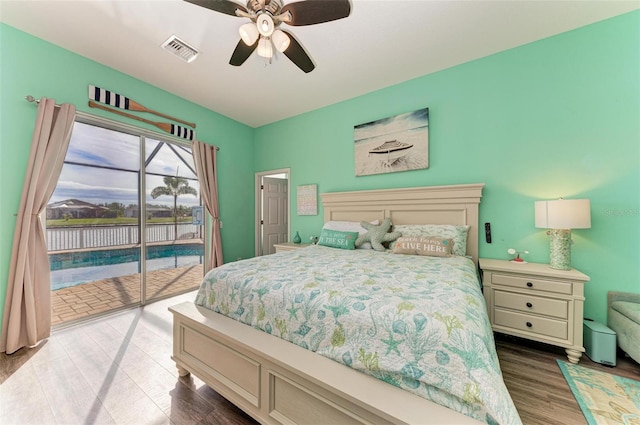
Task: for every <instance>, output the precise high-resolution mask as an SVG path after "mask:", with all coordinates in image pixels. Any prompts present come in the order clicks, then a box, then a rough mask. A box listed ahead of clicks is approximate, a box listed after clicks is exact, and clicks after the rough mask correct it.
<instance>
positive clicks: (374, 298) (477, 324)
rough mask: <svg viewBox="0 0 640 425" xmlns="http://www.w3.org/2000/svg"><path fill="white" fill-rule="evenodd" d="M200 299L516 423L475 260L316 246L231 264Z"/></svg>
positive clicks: (209, 278)
mask: <svg viewBox="0 0 640 425" xmlns="http://www.w3.org/2000/svg"><path fill="white" fill-rule="evenodd" d="M195 302H196V304H198V305H201V306H203V307H206V308H208V309H211V310H213V311H215V312H217V313H221V314H224V315H225V316H229V317H231V318H233V319H236V320H238V321H240V322H243V323H245V324H247V325H250V326H253V327H254V328H257V329H260V330H262V331H264V332H267V333H269V334H272V335H275V336H278V337H280V338H283V339H285V340H287V341H290V342H292V343H294V344H297V345H299V346H301V347H303V348H306V349H309V350H312V351H314V352H316V353H318V354H320V355H322V356H325V357H328V358H330V359H332V360H335V361H337V362H339V363H342V364H344V365H347V366H349V367H351V368H354V369H356V370H359V371H361V372H363V373H367V374H369V375H372V376H374V377H376V378H378V379H381V380H383V381H385V382H388V383H389V384H391V385H395V386H397V387H400V388H403V389H405V390H407V391H410V392H412V393H415V394H417V395H419V396H421V397H424V398H427V399H429V400H432V401H434V402H436V403H438V404H441V405H444V406H447V407H449V408H451V409H453V410H455V411H458V412H460V413H463V414H465V415H467V416H470V417H473V418H476V419H478V420H480V421H484V422H487V423H490V424H494V423H498V424H520V423H521V421H520V418H519V416H518V413H517V411H516V409H515V407H514V405H513V401H512V400H511V397H510V395H509V393H508V391H507V389H506V387H505V385H504V381H503V380H502V374H501V371H500V367H499V364H498V358H497V355H496V351H495V343H494V340H493V333H492V331H491V326H490V323H489V319H488V317H487V313H486V307H485V303H484V298H483V296H482V292H481V290H480V286H479V284H478V278H477V275H476V271H475V266H474V264H473V262H472V261H471V260H469V259H468V258H465V257H449V258H441V257H440V258H439V257H424V256H413V255H398V254H391V253H382V252H376V251H374V250H363V249H358V250H352V251H349V250H342V249H336V248H328V247H323V246H315V245H314V246H310V247H307V248H304V249H298V250H295V251H288V252H282V253H278V254H273V255H268V256H263V257H256V258H252V259H248V260H243V261H237V262H233V263H228V264H225V265H224V266H222V267H219V268H216V269H213V270H212V271H210V272H209V273H208V274H207V275H206V276H205V278H204V280H203V282H202V285H201V287H200V290H199V291H198V294H197V296H196V301H195Z"/></svg>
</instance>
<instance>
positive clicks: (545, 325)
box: [495, 308, 569, 340]
mask: <svg viewBox="0 0 640 425" xmlns="http://www.w3.org/2000/svg"><path fill="white" fill-rule="evenodd" d="M495 324H496V325H498V326H505V327H508V328H512V329H518V330H521V331H526V332H530V333H534V334H539V335H545V336H550V337H554V338H559V339H565V340H566V339H567V338H568V336H569V334H568V329H567V328H568V325H567V322H566V321H562V320H554V319H547V318H544V317H537V316H532V315H527V314H522V313H516V312H513V311H506V310H502V309H499V308H496V309H495Z"/></svg>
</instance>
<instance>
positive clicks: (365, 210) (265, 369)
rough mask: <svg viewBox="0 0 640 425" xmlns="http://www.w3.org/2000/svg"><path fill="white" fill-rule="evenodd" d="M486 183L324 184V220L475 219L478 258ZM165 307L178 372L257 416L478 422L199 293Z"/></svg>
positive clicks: (472, 237) (471, 247) (472, 240)
mask: <svg viewBox="0 0 640 425" xmlns="http://www.w3.org/2000/svg"><path fill="white" fill-rule="evenodd" d="M483 186H484V184H470V185H454V186H432V187H421V188H408V189H388V190H366V191H357V192H336V193H324V194H322V195H321V196H322V204H323V207H324V220H325V222H326V221H329V220H348V221H363V220H367V221H371V220H375V219H378V220H383V219H384V218H386V217H390V218H391V220H392V222H393V223H394V224H427V223H428V224H460V225H469V226H471V228H470V229H469V236H468V241H467V254H468V255H470V256H471V257H472V258H473V260H474V261H475V262H476V264H477V261H478V204H479V203H480V198H481V197H482V188H483ZM169 310H170V311H171V312H172V313H173V315H174V320H173V356H172V359H173V360H174V361H175V362H176V365H177V367H178V372H179V374H180V376H185V375H187V374H189V373H193V374H194V375H195V376H197V377H198V378H200V379H201V380H203V381H204V382H205V383H206V384H207V385H209V386H210V387H211V388H213V389H214V390H215V391H217V392H218V393H220V394H221V395H222V396H224V397H225V398H227V399H228V400H230V401H231V402H232V403H234V404H235V405H237V406H238V407H240V408H241V409H242V410H244V411H245V412H247V413H248V414H249V415H251V416H252V417H253V418H255V419H256V420H257V421H258V422H260V423H263V424H319V425H320V424H322V425H326V424H347V423H357V424H386V423H396V424H426V423H431V424H442V425H444V424H473V423H478V422H477V421H475V420H474V419H472V418H469V417H467V416H464V415H462V414H460V413H457V412H455V411H453V410H450V409H448V408H446V407H443V406H440V405H438V404H435V403H433V402H431V401H429V400H426V399H423V398H421V397H418V396H416V395H414V394H411V393H409V392H406V391H403V390H401V389H399V388H397V387H394V386H392V385H389V384H387V383H384V382H382V381H379V380H377V379H375V378H373V377H371V376H369V375H365V374H363V373H361V372H357V371H355V370H352V369H350V368H348V367H346V366H344V365H342V364H339V363H337V362H334V361H332V360H329V359H327V358H325V357H322V356H320V355H317V354H315V353H313V352H310V351H307V350H305V349H303V348H301V347H298V346H297V345H295V344H292V343H290V342H288V341H285V340H282V339H280V338H277V337H274V336H271V335H268V334H266V333H264V332H260V331H258V330H255V329H253V328H251V327H249V326H246V325H244V324H242V323H240V322H237V321H235V320H233V319H229V318H227V317H225V316H222V315H220V314H217V313H214V312H213V311H210V310H207V309H204V308H202V307H199V306H196V305H195V304H194V303H193V302H184V303H182V304H178V305H175V306H172V307H170V308H169Z"/></svg>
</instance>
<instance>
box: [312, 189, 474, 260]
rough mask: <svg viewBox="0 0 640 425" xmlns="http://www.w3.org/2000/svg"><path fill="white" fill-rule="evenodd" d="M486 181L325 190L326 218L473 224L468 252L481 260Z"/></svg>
mask: <svg viewBox="0 0 640 425" xmlns="http://www.w3.org/2000/svg"><path fill="white" fill-rule="evenodd" d="M483 187H484V183H477V184H461V185H451V186H427V187H412V188H404V189H382V190H361V191H355V192H332V193H322V194H321V195H320V196H321V197H322V205H323V207H324V221H325V222H327V221H330V220H340V221H372V220H376V219H377V220H380V221H382V220H384V219H385V218H387V217H389V218H390V219H391V222H392V223H393V224H457V225H468V226H471V227H470V229H469V236H468V237H467V255H469V256H471V257H472V258H473V261H474V262H475V263H476V264H477V263H478V231H479V225H478V219H479V214H478V206H479V204H480V198H482V188H483Z"/></svg>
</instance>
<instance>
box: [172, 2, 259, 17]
mask: <svg viewBox="0 0 640 425" xmlns="http://www.w3.org/2000/svg"><path fill="white" fill-rule="evenodd" d="M184 1H186V2H187V3H191V4H195V5H197V6H201V7H204V8H206V9H209V10H213V11H215V12H220V13H224V14H225V15H231V16H237V15H236V9H240V10H242V11H243V12H246V11H247V8H246V7H244V6H243V5H241V4H239V3H236V2H234V1H231V0H184Z"/></svg>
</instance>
